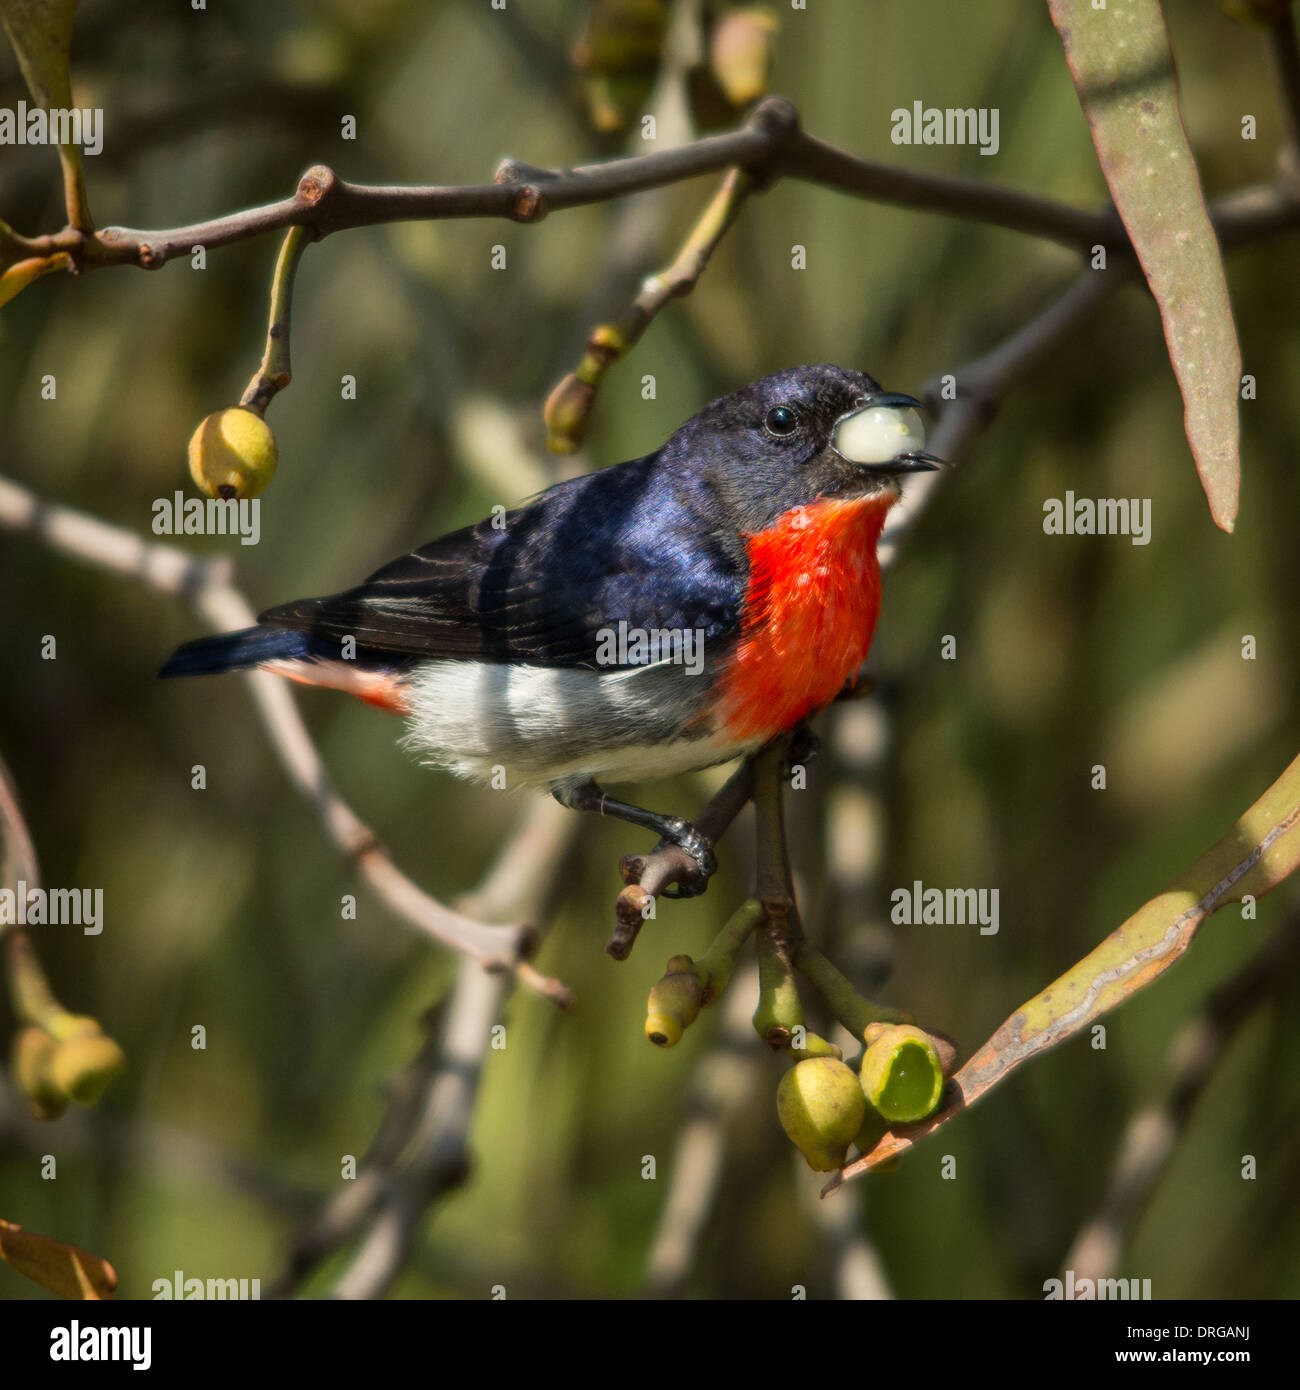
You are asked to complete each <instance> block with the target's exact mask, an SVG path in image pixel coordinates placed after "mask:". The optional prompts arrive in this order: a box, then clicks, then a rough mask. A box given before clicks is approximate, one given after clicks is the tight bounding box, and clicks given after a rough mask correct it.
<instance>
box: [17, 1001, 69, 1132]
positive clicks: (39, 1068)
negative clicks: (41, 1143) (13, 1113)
mask: <svg viewBox="0 0 1300 1390" xmlns="http://www.w3.org/2000/svg"><path fill="white" fill-rule="evenodd" d="M58 1047H59V1044H58V1042H57V1041H56V1040H55V1039H54V1038H52V1037H51V1036H50V1035H49V1034H48V1033H47V1032H46V1031H45V1029H44V1028H38V1027H36V1026H35V1025H34V1024H31V1025H29V1026H28V1027H26V1028H23V1029H22V1030H21V1031H20V1032H19V1033H18V1036H17V1037H16V1038H15V1039H14V1051H13V1070H14V1079H15V1080H16V1081H17V1082H18V1085H19V1087H20V1088H21V1090H22V1092H23V1094H24V1095H25V1096H26V1097H27V1099H28V1101H29V1102H30V1104H31V1111H32V1114H33V1115H34V1116H35V1118H36V1119H38V1120H56V1119H58V1117H59V1116H60V1115H61V1114H63V1112H64V1111H65V1110H66V1109H67V1108H68V1102H67V1098H66V1097H65V1096H64V1095H63V1094H62V1092H61V1091H60V1090H59V1088H58V1087H57V1086H56V1085H55V1084H54V1081H53V1080H52V1079H51V1077H50V1062H51V1061H52V1060H53V1057H54V1054H55V1052H57V1051H58Z"/></svg>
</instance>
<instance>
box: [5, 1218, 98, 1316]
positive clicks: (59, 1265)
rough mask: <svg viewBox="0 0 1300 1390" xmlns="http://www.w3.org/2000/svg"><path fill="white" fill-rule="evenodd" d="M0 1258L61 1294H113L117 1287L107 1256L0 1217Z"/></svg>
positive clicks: (84, 1296)
mask: <svg viewBox="0 0 1300 1390" xmlns="http://www.w3.org/2000/svg"><path fill="white" fill-rule="evenodd" d="M0 1260H4V1261H5V1263H6V1264H8V1265H10V1266H12V1267H13V1268H14V1269H15V1270H17V1272H18V1273H19V1274H21V1275H24V1276H25V1277H26V1278H28V1279H30V1280H31V1281H32V1283H34V1284H39V1285H40V1286H41V1287H42V1288H43V1289H49V1291H50V1292H51V1293H55V1294H58V1296H59V1297H60V1298H78V1299H103V1298H112V1296H113V1293H114V1291H115V1290H116V1288H117V1271H116V1270H115V1269H114V1268H113V1266H112V1265H111V1264H109V1262H108V1261H107V1260H105V1259H101V1258H100V1257H99V1256H98V1255H92V1254H90V1253H89V1252H88V1251H86V1250H82V1249H81V1248H80V1247H79V1246H76V1245H67V1244H65V1243H64V1242H63V1241H61V1240H52V1239H51V1238H50V1237H49V1236H38V1235H34V1234H33V1233H32V1232H31V1231H24V1230H23V1228H22V1227H21V1226H15V1225H14V1224H13V1223H12V1222H10V1221H5V1220H3V1219H0Z"/></svg>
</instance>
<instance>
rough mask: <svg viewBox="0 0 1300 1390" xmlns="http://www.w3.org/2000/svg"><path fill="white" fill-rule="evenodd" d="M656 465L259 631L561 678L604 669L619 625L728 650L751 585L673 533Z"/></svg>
mask: <svg viewBox="0 0 1300 1390" xmlns="http://www.w3.org/2000/svg"><path fill="white" fill-rule="evenodd" d="M650 462H651V460H650V459H645V460H635V461H633V462H632V463H627V464H620V465H618V466H617V467H615V468H611V469H606V470H603V471H602V472H600V473H593V474H588V475H587V476H585V477H583V478H577V479H573V480H571V481H570V482H567V483H561V484H559V485H557V486H556V487H554V488H551V489H549V490H548V491H547V492H545V493H542V494H541V495H540V496H539V497H538V498H537V499H536V500H534V501H533V502H532V503H530V504H529V505H528V506H525V507H522V508H520V509H519V510H517V511H514V512H508V513H506V514H504V515H503V516H499V517H498V518H497V519H496V520H495V521H494V520H492V519H489V520H485V521H481V522H479V523H477V524H476V525H474V526H470V527H466V528H465V529H464V530H461V531H455V532H452V533H451V534H450V535H446V536H443V537H441V538H440V539H438V540H435V541H432V542H430V543H429V544H428V545H424V546H421V547H420V548H419V549H418V550H415V551H412V552H411V553H410V554H408V555H403V556H401V557H400V558H399V559H396V560H394V561H392V563H390V564H387V565H385V566H384V567H383V568H382V569H380V570H377V571H376V572H375V573H374V574H373V575H371V576H370V578H369V579H367V580H366V582H365V583H364V584H361V585H358V586H357V587H356V588H354V589H349V590H347V591H346V592H344V593H340V594H332V595H329V596H327V597H325V598H314V599H300V600H298V601H296V602H294V603H288V604H284V605H283V606H281V607H279V608H273V609H271V610H270V611H269V612H266V613H263V614H262V615H261V616H260V617H259V619H258V621H259V622H261V623H263V624H265V625H267V626H269V627H280V628H295V629H298V630H299V631H303V632H310V633H312V634H314V635H316V636H318V637H325V638H332V639H342V638H345V637H352V638H354V639H355V641H356V644H357V647H358V649H363V650H367V651H374V652H383V653H396V654H400V655H403V656H407V657H411V658H424V659H436V658H460V659H466V660H480V661H482V660H486V661H498V662H523V663H528V664H532V665H542V666H561V667H564V666H595V665H597V664H598V662H597V653H598V650H600V648H601V637H600V634H601V633H602V631H605V630H608V629H610V628H611V627H612V628H617V625H618V623H619V622H620V621H626V622H627V623H628V625H629V627H630V628H640V629H643V630H650V629H660V630H662V629H690V630H694V631H700V632H702V633H703V635H704V638H705V640H706V641H711V640H712V639H715V638H720V637H725V636H726V635H727V634H728V633H730V632H732V631H734V630H735V629H736V627H737V625H738V622H739V613H740V605H741V602H742V599H743V593H744V583H745V576H743V575H741V574H737V573H734V572H731V569H730V568H729V567H730V562H728V561H727V560H726V558H725V555H722V553H721V551H720V549H719V548H718V547H717V546H716V545H715V544H714V543H712V542H711V541H710V539H709V538H708V536H707V535H705V536H701V535H700V534H699V531H698V528H697V527H693V526H690V525H687V524H685V519H684V518H683V525H682V526H681V527H680V528H676V527H675V526H674V524H673V522H674V518H673V516H672V515H671V513H672V508H673V503H672V501H671V499H669V500H668V501H665V500H664V499H663V498H660V497H657V496H653V495H652V490H653V481H654V475H653V472H652V471H650V470H649V469H647V467H646V465H648V464H649V463H650ZM651 515H653V517H654V524H653V525H650V524H649V519H650V516H651ZM643 523H644V524H643ZM601 664H608V663H607V661H606V660H605V659H604V658H602V660H601Z"/></svg>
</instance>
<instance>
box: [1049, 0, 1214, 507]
mask: <svg viewBox="0 0 1300 1390" xmlns="http://www.w3.org/2000/svg"><path fill="white" fill-rule="evenodd" d="M1048 4H1049V7H1050V9H1051V12H1052V22H1053V23H1054V24H1055V25H1056V28H1057V31H1058V32H1059V34H1060V36H1061V43H1062V44H1063V45H1064V47H1065V58H1066V62H1067V63H1068V64H1069V67H1070V73H1071V75H1072V77H1073V78H1074V85H1075V89H1076V91H1077V92H1078V94H1079V102H1080V105H1081V106H1082V107H1083V110H1084V114H1085V115H1086V116H1087V118H1088V125H1089V126H1090V127H1091V130H1092V142H1093V144H1094V146H1095V147H1096V150H1097V158H1098V160H1099V161H1100V163H1101V169H1102V173H1103V174H1104V175H1105V177H1106V184H1107V186H1108V187H1109V189H1110V194H1111V197H1112V198H1113V199H1114V201H1115V207H1116V209H1117V210H1118V212H1119V215H1120V217H1121V218H1122V219H1123V222H1124V226H1125V228H1126V229H1127V231H1128V234H1129V239H1130V241H1131V242H1132V244H1133V249H1134V250H1135V251H1136V252H1137V258H1138V261H1139V263H1140V264H1141V266H1142V272H1143V274H1144V275H1145V276H1146V279H1147V284H1148V285H1149V286H1150V287H1151V293H1152V295H1153V296H1154V297H1155V301H1156V304H1157V306H1158V307H1159V309H1160V319H1161V322H1162V324H1163V326H1164V333H1165V342H1166V344H1167V346H1168V348H1169V360H1170V361H1171V362H1172V363H1173V368H1174V375H1175V376H1176V377H1177V378H1178V386H1179V389H1180V390H1181V391H1182V395H1183V420H1184V426H1185V428H1186V430H1187V442H1188V443H1189V444H1190V445H1191V449H1192V457H1193V458H1194V459H1195V460H1196V470H1197V472H1198V473H1199V474H1200V478H1201V486H1202V487H1203V488H1204V489H1205V496H1206V498H1207V500H1208V501H1209V504H1210V515H1211V516H1212V517H1213V518H1214V521H1215V524H1216V525H1218V526H1221V527H1222V528H1223V529H1224V530H1225V531H1231V530H1232V527H1233V523H1234V521H1235V520H1236V515H1237V494H1238V490H1239V487H1240V480H1241V465H1240V459H1239V453H1238V442H1239V424H1238V419H1237V401H1238V396H1237V393H1238V390H1239V387H1240V383H1241V349H1240V347H1239V346H1238V344H1237V333H1236V329H1235V327H1234V326H1233V322H1232V306H1231V304H1230V303H1229V302H1228V286H1227V282H1226V280H1225V279H1224V274H1223V258H1222V256H1221V255H1220V253H1219V244H1218V241H1217V240H1216V238H1215V235H1214V227H1213V225H1212V224H1211V222H1210V215H1209V212H1208V211H1207V209H1206V206H1205V197H1204V194H1203V193H1202V191H1201V182H1200V177H1199V175H1198V174H1197V170H1196V161H1195V159H1194V158H1193V157H1192V151H1191V147H1190V146H1189V145H1188V143H1187V133H1186V131H1185V130H1184V129H1183V122H1182V116H1181V114H1180V113H1179V109H1178V88H1177V81H1176V78H1175V76H1174V66H1173V57H1172V55H1171V54H1170V51H1169V38H1168V35H1167V34H1166V32H1165V23H1164V17H1163V15H1162V14H1161V11H1160V5H1159V3H1158V0H1109V3H1108V4H1107V6H1106V8H1105V9H1094V8H1093V6H1092V0H1048ZM1098 273H1099V274H1104V273H1105V272H1104V271H1099V272H1098Z"/></svg>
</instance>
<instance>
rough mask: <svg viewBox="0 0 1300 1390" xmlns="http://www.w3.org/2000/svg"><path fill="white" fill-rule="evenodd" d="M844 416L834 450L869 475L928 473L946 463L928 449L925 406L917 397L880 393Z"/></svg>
mask: <svg viewBox="0 0 1300 1390" xmlns="http://www.w3.org/2000/svg"><path fill="white" fill-rule="evenodd" d="M856 405H857V408H856V409H855V410H851V411H850V412H849V413H848V414H847V415H842V416H841V417H840V418H839V419H838V420H837V421H836V422H835V428H834V429H833V430H832V431H831V448H832V449H834V451H835V452H836V453H837V454H839V456H840V457H841V458H842V459H844V460H845V461H846V462H847V463H851V464H853V465H854V466H855V467H856V468H858V469H860V470H862V471H863V472H865V473H881V474H887V475H892V474H895V473H928V472H930V471H931V470H932V469H936V468H942V467H944V460H943V459H941V458H938V457H936V456H935V455H934V454H927V453H926V452H925V449H924V447H923V446H924V444H925V426H924V424H923V423H922V421H921V411H922V410H924V408H925V407H924V406H923V405H922V404H921V402H920V401H918V400H917V399H916V397H915V396H905V395H903V394H902V393H901V392H898V391H876V392H873V393H872V394H871V395H869V396H862V397H860V398H859V400H858V401H857V403H856Z"/></svg>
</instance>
